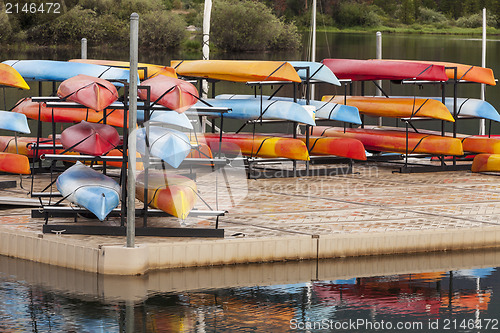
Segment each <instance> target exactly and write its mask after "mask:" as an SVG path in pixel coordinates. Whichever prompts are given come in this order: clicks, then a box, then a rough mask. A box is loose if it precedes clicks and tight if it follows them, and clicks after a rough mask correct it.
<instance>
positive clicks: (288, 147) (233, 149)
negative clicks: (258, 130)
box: [199, 133, 309, 161]
mask: <svg viewBox="0 0 500 333" xmlns="http://www.w3.org/2000/svg"><path fill="white" fill-rule="evenodd" d="M203 135H204V138H205V140H206V142H207V144H208V145H209V147H210V149H211V150H212V152H214V153H217V152H219V134H211V133H204V134H203ZM199 136H201V134H200V135H199ZM220 146H221V147H220V148H221V152H222V153H225V154H231V155H238V154H240V153H241V154H242V155H245V156H251V157H263V158H288V159H293V160H301V161H308V160H309V153H308V151H307V147H306V145H305V144H304V142H302V140H299V139H293V138H283V137H273V136H265V135H262V134H260V135H255V136H254V135H252V134H251V133H239V134H224V135H223V137H222V143H221V144H220Z"/></svg>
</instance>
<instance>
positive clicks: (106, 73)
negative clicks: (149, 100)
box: [3, 60, 139, 83]
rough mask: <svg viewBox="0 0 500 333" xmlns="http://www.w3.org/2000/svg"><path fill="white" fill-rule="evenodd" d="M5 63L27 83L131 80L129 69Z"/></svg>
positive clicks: (65, 63)
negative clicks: (79, 77)
mask: <svg viewBox="0 0 500 333" xmlns="http://www.w3.org/2000/svg"><path fill="white" fill-rule="evenodd" d="M3 63H4V64H7V65H9V66H11V67H12V68H14V69H15V70H17V71H18V72H19V74H21V76H22V77H23V78H24V79H25V80H27V81H64V80H67V79H69V78H71V77H73V76H76V75H78V74H85V75H90V76H95V77H99V78H101V79H105V80H122V81H127V82H128V80H129V78H130V74H129V73H130V72H129V70H128V69H123V68H117V67H110V66H101V65H93V64H81V63H77V62H68V61H54V60H6V61H4V62H3ZM137 78H139V74H137ZM137 82H139V81H137ZM113 83H114V82H113Z"/></svg>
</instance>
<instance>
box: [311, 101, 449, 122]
mask: <svg viewBox="0 0 500 333" xmlns="http://www.w3.org/2000/svg"><path fill="white" fill-rule="evenodd" d="M321 100H322V101H323V102H332V103H337V104H346V105H350V106H354V107H357V108H358V110H359V113H362V114H366V115H369V116H376V117H392V118H411V117H428V118H434V119H439V120H446V121H451V122H454V121H455V119H453V116H452V115H451V114H450V111H448V109H447V108H446V106H445V105H444V104H443V103H441V102H440V101H437V100H433V99H428V98H413V97H408V98H386V97H365V96H346V97H345V99H344V96H342V95H334V96H332V95H326V96H323V98H322V99H321ZM345 101H347V102H346V103H345Z"/></svg>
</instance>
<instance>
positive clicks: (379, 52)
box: [375, 31, 382, 126]
mask: <svg viewBox="0 0 500 333" xmlns="http://www.w3.org/2000/svg"><path fill="white" fill-rule="evenodd" d="M376 36H377V37H376V40H377V42H376V44H377V46H376V56H377V59H382V33H381V32H380V31H377V34H376ZM377 84H378V85H379V87H382V80H378V81H377ZM375 95H376V96H382V91H380V89H378V88H377V89H376V92H375ZM378 126H382V117H378Z"/></svg>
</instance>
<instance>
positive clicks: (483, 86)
mask: <svg viewBox="0 0 500 333" xmlns="http://www.w3.org/2000/svg"><path fill="white" fill-rule="evenodd" d="M482 46H483V47H482V49H483V52H482V59H481V66H482V67H486V8H483V41H482ZM485 95H486V84H484V83H481V99H482V100H483V101H484V100H485V97H486V96H485ZM485 132H486V131H485V119H479V135H484V134H485Z"/></svg>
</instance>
